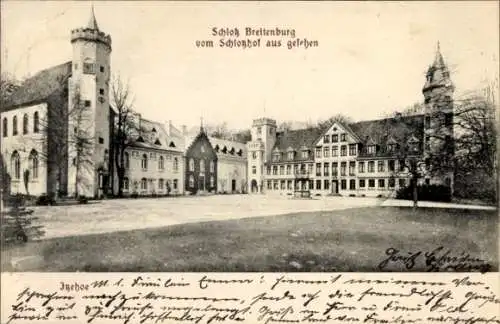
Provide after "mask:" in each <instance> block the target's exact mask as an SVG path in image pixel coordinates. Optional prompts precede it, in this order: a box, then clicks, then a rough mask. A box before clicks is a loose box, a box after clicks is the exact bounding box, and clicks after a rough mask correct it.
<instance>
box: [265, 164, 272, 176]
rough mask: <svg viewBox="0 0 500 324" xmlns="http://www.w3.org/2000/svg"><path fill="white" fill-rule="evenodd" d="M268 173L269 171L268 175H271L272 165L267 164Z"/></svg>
mask: <svg viewBox="0 0 500 324" xmlns="http://www.w3.org/2000/svg"><path fill="white" fill-rule="evenodd" d="M266 173H267V175H270V174H271V167H270V166H267V168H266Z"/></svg>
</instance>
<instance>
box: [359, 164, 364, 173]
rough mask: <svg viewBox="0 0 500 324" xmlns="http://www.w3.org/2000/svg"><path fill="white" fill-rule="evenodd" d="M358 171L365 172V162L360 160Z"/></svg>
mask: <svg viewBox="0 0 500 324" xmlns="http://www.w3.org/2000/svg"><path fill="white" fill-rule="evenodd" d="M358 171H359V173H364V172H365V162H358Z"/></svg>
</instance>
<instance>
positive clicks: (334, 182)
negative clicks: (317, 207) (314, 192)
mask: <svg viewBox="0 0 500 324" xmlns="http://www.w3.org/2000/svg"><path fill="white" fill-rule="evenodd" d="M338 193H339V182H338V181H337V180H332V194H334V195H336V194H338Z"/></svg>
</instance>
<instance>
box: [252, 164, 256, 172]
mask: <svg viewBox="0 0 500 324" xmlns="http://www.w3.org/2000/svg"><path fill="white" fill-rule="evenodd" d="M252 174H257V167H256V166H255V165H254V166H252Z"/></svg>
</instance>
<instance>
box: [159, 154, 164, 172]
mask: <svg viewBox="0 0 500 324" xmlns="http://www.w3.org/2000/svg"><path fill="white" fill-rule="evenodd" d="M158 169H160V170H164V169H165V159H164V158H163V156H161V155H160V158H159V159H158Z"/></svg>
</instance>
